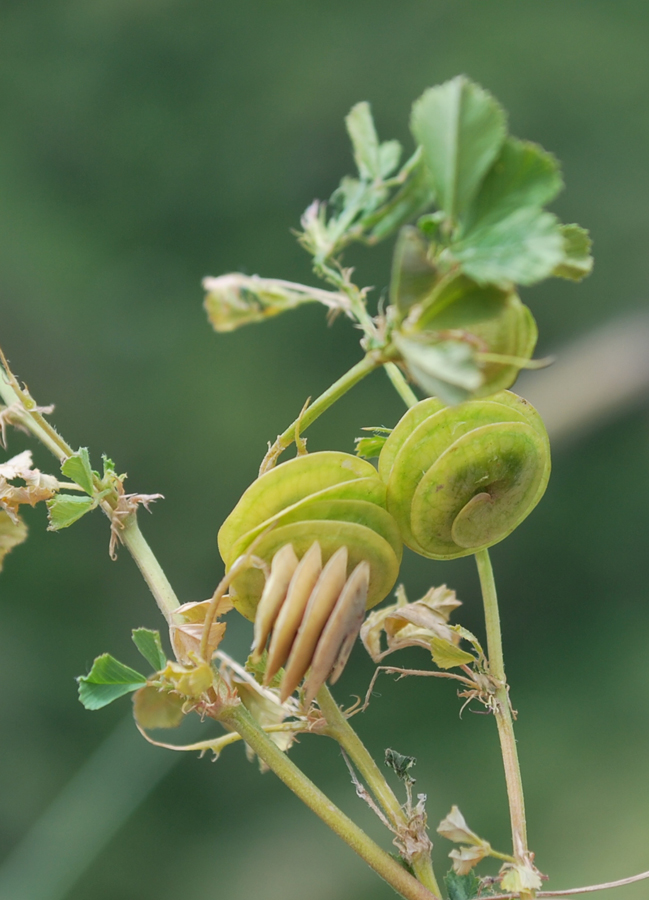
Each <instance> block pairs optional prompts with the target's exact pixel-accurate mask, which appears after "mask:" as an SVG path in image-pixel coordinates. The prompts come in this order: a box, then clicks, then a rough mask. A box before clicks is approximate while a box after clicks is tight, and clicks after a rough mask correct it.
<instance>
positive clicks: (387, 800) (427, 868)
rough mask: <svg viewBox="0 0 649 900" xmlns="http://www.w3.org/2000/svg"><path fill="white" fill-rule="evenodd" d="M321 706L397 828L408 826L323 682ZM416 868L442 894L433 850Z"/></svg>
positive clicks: (335, 735) (329, 731)
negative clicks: (434, 868)
mask: <svg viewBox="0 0 649 900" xmlns="http://www.w3.org/2000/svg"><path fill="white" fill-rule="evenodd" d="M317 700H318V706H319V707H320V710H321V712H322V715H323V716H324V717H325V719H326V721H327V725H328V726H329V727H328V728H327V731H326V733H327V734H328V735H329V736H330V737H332V738H334V740H336V741H338V743H339V744H340V746H341V747H342V748H343V750H344V751H345V752H346V753H347V754H348V756H349V757H350V759H351V760H352V762H353V763H354V765H355V766H356V768H357V769H358V771H359V772H360V774H361V775H362V777H363V778H364V780H365V782H366V784H367V786H368V787H369V789H370V790H371V792H372V793H373V794H374V796H375V797H376V799H377V800H378V802H379V803H380V804H381V806H382V808H383V811H384V812H385V814H386V815H387V816H388V818H389V819H390V821H391V822H392V825H393V827H394V829H395V830H396V831H399V829H404V828H407V827H408V817H407V816H406V814H405V812H404V810H403V808H402V807H401V804H400V803H399V801H398V800H397V798H396V796H395V794H394V792H393V790H392V788H391V787H390V785H389V784H388V782H387V781H386V779H385V777H384V775H383V773H382V772H381V770H380V769H379V767H378V766H377V764H376V763H375V761H374V759H373V758H372V756H371V755H370V753H369V751H368V750H367V748H366V746H365V744H364V743H363V742H362V741H361V739H360V738H359V736H358V735H357V734H356V732H355V731H354V729H353V728H352V726H351V725H350V724H349V721H348V720H347V719H346V718H345V716H344V715H343V713H342V711H341V709H340V707H339V706H338V704H337V703H336V701H335V700H334V698H333V696H332V695H331V691H330V690H329V688H328V687H327V685H326V684H325V685H323V686H322V687H321V688H320V690H319V691H318V695H317ZM412 868H413V871H414V873H415V875H416V876H417V879H418V880H419V881H420V882H421V883H422V884H423V885H425V886H426V887H427V888H428V890H430V891H432V893H433V894H437V896H438V897H441V891H440V889H439V885H438V883H437V879H436V878H435V873H434V871H433V864H432V862H431V859H430V853H423V854H422V855H421V856H420V857H418V858H417V859H414V860H412Z"/></svg>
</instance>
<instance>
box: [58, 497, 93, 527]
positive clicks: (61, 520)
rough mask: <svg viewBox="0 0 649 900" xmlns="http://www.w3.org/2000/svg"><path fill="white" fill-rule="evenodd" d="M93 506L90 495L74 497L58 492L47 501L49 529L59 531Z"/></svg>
mask: <svg viewBox="0 0 649 900" xmlns="http://www.w3.org/2000/svg"><path fill="white" fill-rule="evenodd" d="M94 506H95V501H94V500H93V499H92V498H91V497H75V496H72V495H70V494H58V495H57V496H56V497H53V498H52V499H51V500H48V501H47V510H48V515H49V520H50V524H49V531H60V530H61V529H62V528H68V527H69V526H70V525H73V524H74V523H75V522H76V521H77V520H78V519H80V518H81V517H82V516H85V514H86V513H87V512H90V510H91V509H93V508H94Z"/></svg>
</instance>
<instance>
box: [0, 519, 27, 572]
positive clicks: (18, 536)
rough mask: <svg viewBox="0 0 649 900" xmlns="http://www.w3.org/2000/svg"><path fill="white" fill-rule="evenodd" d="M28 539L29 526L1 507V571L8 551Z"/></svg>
mask: <svg viewBox="0 0 649 900" xmlns="http://www.w3.org/2000/svg"><path fill="white" fill-rule="evenodd" d="M26 540H27V526H26V525H25V523H24V522H23V520H22V519H21V518H20V516H16V517H15V518H12V517H11V516H10V515H9V514H8V513H7V512H5V511H4V509H0V572H2V564H3V562H4V558H5V556H6V555H7V553H11V551H12V550H13V549H14V547H17V546H18V545H19V544H22V543H23V542H24V541H26Z"/></svg>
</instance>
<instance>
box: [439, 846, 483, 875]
mask: <svg viewBox="0 0 649 900" xmlns="http://www.w3.org/2000/svg"><path fill="white" fill-rule="evenodd" d="M490 849H491V848H490V847H489V845H488V844H486V845H481V846H477V847H455V848H454V849H453V850H451V852H450V853H449V857H450V858H451V859H452V860H453V869H454V870H455V871H456V872H457V874H458V875H468V874H469V872H470V871H471V870H472V869H473V867H474V866H477V864H478V863H479V862H482V860H483V859H484V858H485V856H489V851H490Z"/></svg>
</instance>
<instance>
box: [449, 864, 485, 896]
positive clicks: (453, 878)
mask: <svg viewBox="0 0 649 900" xmlns="http://www.w3.org/2000/svg"><path fill="white" fill-rule="evenodd" d="M444 882H445V883H446V889H447V891H448V897H449V900H473V898H474V897H477V896H478V893H479V891H480V879H479V878H477V877H476V876H475V875H474V874H473V873H472V872H471V873H470V874H468V875H458V874H457V872H454V871H453V869H451V871H450V872H449V873H448V874H447V875H446V876H445V877H444Z"/></svg>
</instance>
